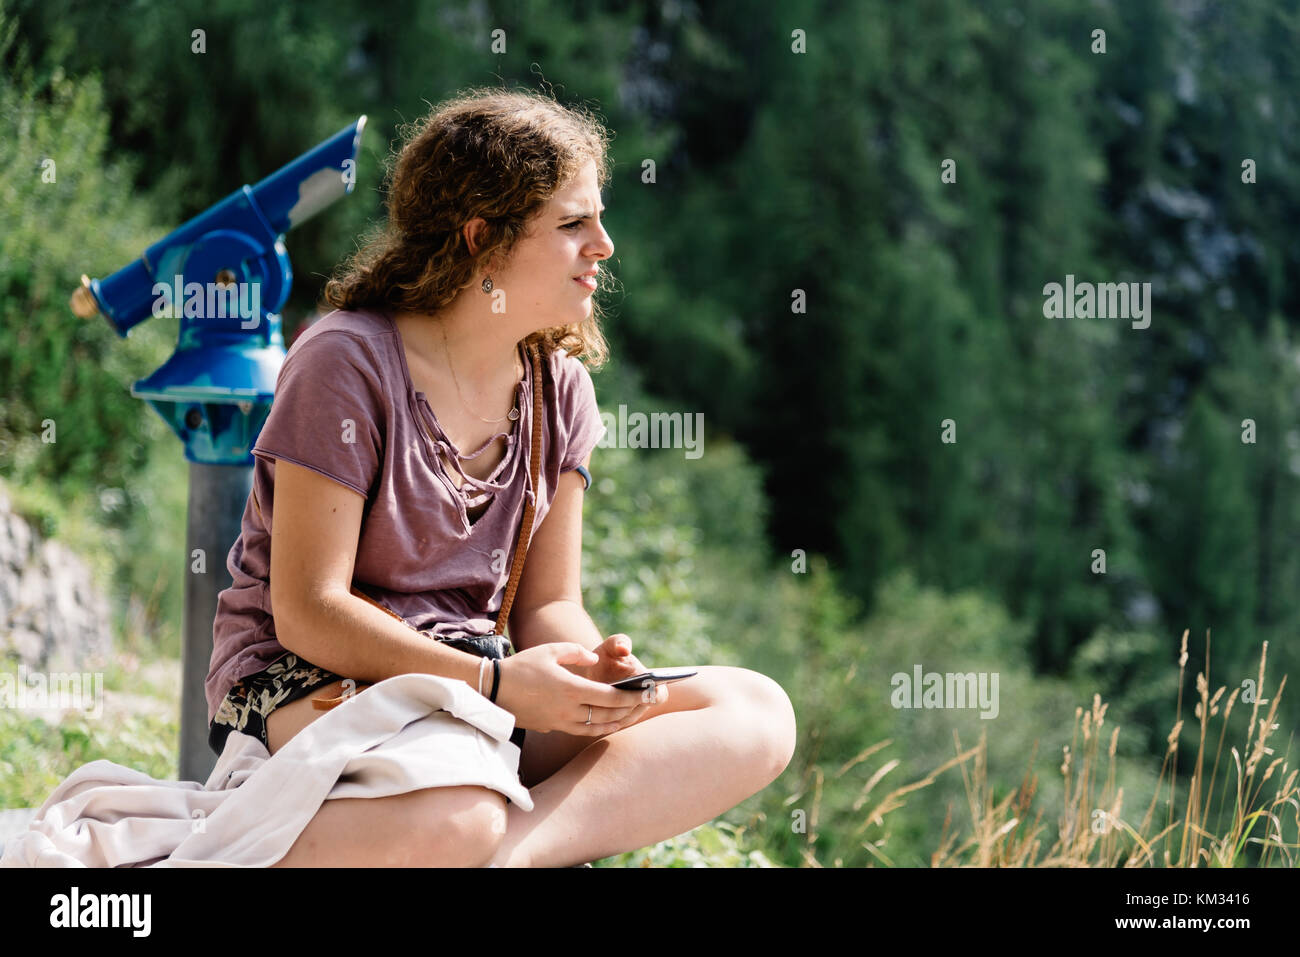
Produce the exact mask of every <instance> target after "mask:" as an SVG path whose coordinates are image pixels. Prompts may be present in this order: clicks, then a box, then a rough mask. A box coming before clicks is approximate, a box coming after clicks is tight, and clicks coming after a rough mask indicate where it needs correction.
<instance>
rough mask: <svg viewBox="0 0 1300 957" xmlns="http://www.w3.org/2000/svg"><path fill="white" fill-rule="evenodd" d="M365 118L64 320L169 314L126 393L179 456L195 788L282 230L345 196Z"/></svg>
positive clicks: (281, 352) (76, 306)
mask: <svg viewBox="0 0 1300 957" xmlns="http://www.w3.org/2000/svg"><path fill="white" fill-rule="evenodd" d="M365 123H366V118H365V117H364V116H362V117H361V118H359V119H358V120H357V121H356V122H355V123H353V124H352V125H351V126H349V127H347V128H346V129H344V130H341V131H340V132H339V133H337V134H335V135H334V136H332V137H330V138H329V139H328V140H326V141H325V142H323V143H321V144H320V145H319V146H317V147H316V148H314V149H312V150H310V151H309V152H307V153H304V154H303V155H302V156H299V157H298V158H297V159H296V160H294V161H293V162H291V163H289V164H288V165H286V166H284V167H282V168H281V169H280V170H278V171H277V172H275V173H272V174H271V175H270V176H268V177H267V178H266V179H264V180H262V181H261V182H260V183H258V184H257V185H256V186H253V187H251V188H250V187H248V186H243V187H241V188H240V189H237V190H236V191H235V192H233V193H231V194H230V195H229V196H227V197H226V198H225V199H223V200H222V201H221V202H219V203H217V204H216V205H215V206H213V207H212V208H210V209H208V210H207V211H206V212H203V213H200V214H199V215H198V216H195V217H194V218H193V219H191V220H190V221H189V222H187V223H185V224H184V225H183V226H181V227H179V228H178V229H176V230H175V231H174V232H173V233H172V234H171V235H170V236H167V237H165V238H163V239H160V240H159V241H158V242H156V243H154V244H153V245H152V246H150V247H149V248H148V249H146V250H145V251H144V255H142V256H141V257H140V258H139V259H138V260H136V261H135V262H133V263H131V264H130V265H129V266H125V267H123V268H122V269H119V270H118V271H117V272H115V273H113V274H112V275H111V276H108V277H107V278H105V279H91V278H89V277H88V276H82V277H81V287H80V288H79V289H77V290H76V291H75V292H74V293H73V294H72V302H71V306H72V310H73V312H75V313H76V314H77V315H79V316H81V317H83V318H90V317H92V316H95V315H103V316H104V317H105V318H106V319H107V320H108V321H109V323H110V324H111V325H112V326H113V328H114V329H115V330H117V334H118V335H119V336H122V337H125V336H126V335H127V333H128V332H129V330H130V329H131V327H133V326H135V325H136V324H137V323H140V322H143V321H144V320H146V319H149V318H151V317H160V316H164V315H175V316H178V317H179V318H180V335H179V339H178V341H177V344H176V351H175V352H174V353H173V354H172V356H171V358H170V359H168V360H167V361H166V362H164V363H163V364H162V365H161V366H160V367H159V368H158V369H157V370H156V371H155V372H154V373H153V374H152V375H150V376H148V377H146V378H144V379H141V380H140V381H139V382H136V383H135V384H134V385H133V386H132V387H131V394H132V395H134V396H136V397H137V398H141V399H144V400H145V401H147V402H148V403H149V404H150V405H151V406H153V408H154V410H155V411H157V413H158V414H159V415H161V416H162V417H163V419H164V420H165V421H166V422H167V424H168V425H169V426H170V427H171V429H172V431H174V432H175V433H176V435H177V436H178V437H179V438H180V440H181V442H182V443H183V444H184V446H185V458H186V459H188V460H189V463H190V466H189V506H188V509H189V511H188V522H187V527H186V542H185V562H186V574H185V634H184V641H183V645H182V658H181V744H180V756H181V759H180V779H181V780H182V781H200V782H201V781H204V780H205V779H207V777H208V776H209V774H210V773H211V771H212V768H213V766H214V765H215V764H216V759H217V756H216V754H215V753H214V752H213V751H211V750H210V749H209V747H208V743H207V737H208V722H207V703H206V696H205V694H204V682H205V680H206V678H207V674H208V666H209V662H210V659H211V656H212V637H213V626H214V621H215V617H216V611H217V599H218V596H219V594H220V593H221V591H222V590H223V589H225V588H228V587H230V585H231V577H230V574H229V572H228V570H227V568H226V558H227V555H228V553H229V552H230V551H231V546H232V545H233V544H234V543H235V541H236V540H237V539H238V538H239V534H240V531H241V524H242V520H243V515H244V511H245V509H246V508H247V507H248V500H249V497H250V492H251V490H252V476H253V469H252V466H253V456H252V454H251V449H252V447H253V445H254V444H255V443H256V441H257V436H258V433H259V432H261V430H262V425H263V424H264V423H265V421H266V417H267V414H268V413H269V412H270V411H271V402H272V399H273V397H274V391H275V382H276V379H277V377H278V376H279V372H280V367H281V365H283V363H284V357H285V355H286V352H285V348H284V336H283V335H282V334H281V332H280V315H279V310H280V308H281V307H282V306H283V305H284V303H285V300H287V299H288V297H289V287H290V286H291V284H292V282H293V270H292V269H291V268H290V266H289V255H288V253H287V252H286V251H285V248H284V234H285V233H287V232H289V230H291V229H293V228H294V227H295V226H298V225H300V224H301V223H303V222H305V221H306V220H307V219H308V218H310V217H311V216H314V215H315V214H316V213H318V212H320V211H321V210H322V209H324V208H325V207H326V206H328V205H329V204H330V203H332V202H334V201H335V200H336V199H339V198H340V197H342V196H346V195H347V194H349V193H351V192H352V189H353V187H354V185H355V184H356V156H357V148H358V146H359V145H360V142H361V132H362V130H363V129H364V128H365Z"/></svg>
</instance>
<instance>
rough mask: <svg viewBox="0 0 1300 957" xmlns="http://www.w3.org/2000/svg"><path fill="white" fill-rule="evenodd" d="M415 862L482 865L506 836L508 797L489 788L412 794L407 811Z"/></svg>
mask: <svg viewBox="0 0 1300 957" xmlns="http://www.w3.org/2000/svg"><path fill="white" fill-rule="evenodd" d="M407 821H408V824H409V827H410V831H409V833H410V834H411V852H412V854H413V855H414V856H415V858H416V860H415V862H414V863H415V864H416V866H421V867H483V866H485V865H486V864H487V863H488V862H489V861H491V860H492V858H493V857H494V856H495V855H496V852H497V849H498V848H499V847H500V846H501V842H502V841H503V840H504V839H505V834H506V799H505V796H504V795H502V794H500V793H499V792H497V791H493V790H491V789H490V788H485V787H478V786H473V785H466V786H463V787H442V788H427V789H425V790H421V791H414V792H411V800H410V802H409V807H408V810H407Z"/></svg>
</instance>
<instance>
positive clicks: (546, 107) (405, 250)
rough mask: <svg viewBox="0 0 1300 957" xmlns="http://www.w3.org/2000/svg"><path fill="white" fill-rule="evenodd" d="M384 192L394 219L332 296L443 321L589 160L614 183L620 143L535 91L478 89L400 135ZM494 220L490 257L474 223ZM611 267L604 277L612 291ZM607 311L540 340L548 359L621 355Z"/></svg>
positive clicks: (331, 288)
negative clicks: (614, 349) (605, 325)
mask: <svg viewBox="0 0 1300 957" xmlns="http://www.w3.org/2000/svg"><path fill="white" fill-rule="evenodd" d="M398 133H399V134H400V135H401V136H402V139H403V143H402V145H401V147H400V149H399V151H398V152H397V153H396V154H393V155H390V156H389V160H388V163H387V166H386V172H385V176H384V184H385V187H386V189H387V192H388V197H387V200H386V202H385V206H386V208H387V210H388V222H387V223H386V224H384V225H383V226H381V227H380V228H379V229H378V230H376V231H374V232H372V234H371V235H370V237H369V238H368V239H367V240H366V241H365V242H364V243H363V244H362V246H361V247H360V248H359V249H358V250H357V252H356V253H354V254H353V255H352V256H351V257H350V258H349V259H348V260H347V261H346V262H344V263H343V264H341V266H340V267H339V268H338V269H336V270H335V273H334V276H333V278H331V279H330V280H329V281H328V282H327V283H326V285H325V293H324V298H325V301H326V302H328V303H329V304H330V305H331V306H333V307H334V308H336V309H348V310H351V309H363V308H367V307H369V308H382V309H393V310H409V311H412V312H424V313H434V312H436V311H437V310H438V309H440V308H441V307H443V306H445V305H446V304H448V303H450V302H451V301H452V300H453V299H455V298H456V296H457V295H458V294H459V293H460V291H461V290H462V289H464V288H465V287H466V286H469V285H470V284H472V283H473V282H474V278H475V276H476V274H477V272H478V270H479V269H480V268H481V267H484V266H486V265H487V264H488V263H491V262H493V261H502V260H508V258H509V255H510V253H511V251H512V250H513V249H514V248H515V245H516V244H517V243H518V242H519V240H520V239H522V238H523V237H524V235H525V234H526V233H527V231H528V224H529V222H530V221H531V220H532V219H533V217H534V216H536V215H537V214H538V213H539V212H540V211H541V209H542V207H543V206H544V205H545V204H546V202H547V201H548V200H549V199H550V198H551V197H552V196H553V195H554V194H555V193H556V192H557V191H559V190H561V189H564V188H565V186H567V185H568V184H569V183H570V182H571V181H572V179H573V177H574V176H576V175H577V174H578V173H579V172H580V171H581V170H582V168H583V167H584V166H585V165H586V164H587V162H588V161H594V162H595V164H596V172H597V177H598V182H599V186H600V188H602V189H603V188H604V186H605V184H606V183H607V182H608V180H609V175H610V169H609V136H608V134H607V133H606V131H605V128H604V126H603V125H602V124H601V122H600V121H599V120H598V119H597V118H596V117H595V116H593V115H592V114H591V113H590V112H589V111H587V110H586V109H584V108H580V107H578V108H575V107H568V106H564V105H562V104H560V103H558V102H557V101H556V100H555V99H553V98H551V97H548V96H545V95H542V94H539V93H535V92H533V91H530V90H504V89H495V88H486V87H479V88H472V89H468V90H464V91H462V92H461V93H459V94H457V95H456V96H454V97H452V98H451V99H448V100H444V101H443V102H442V103H440V104H438V105H437V106H434V107H433V108H432V109H431V110H430V112H429V113H428V114H427V115H426V116H425V117H424V118H422V119H420V120H417V121H416V122H414V123H411V124H408V125H406V126H404V127H399V128H398ZM476 217H482V218H483V219H484V221H485V222H486V225H485V226H484V227H483V228H482V229H481V230H480V232H479V234H478V237H477V239H478V243H479V245H478V250H477V251H476V252H475V253H471V252H470V250H469V246H468V244H467V242H466V240H465V232H464V226H465V225H466V224H467V223H468V222H470V221H471V220H473V219H475V218H476ZM605 275H606V273H605V270H601V272H600V277H601V279H600V280H599V281H601V282H602V283H603V282H605ZM600 316H601V313H600V308H599V305H598V303H597V302H596V301H595V300H594V299H593V301H592V312H591V315H590V316H589V317H588V318H587V319H585V320H583V321H582V322H580V323H571V324H569V325H565V326H554V327H552V328H549V329H542V330H538V331H537V332H534V333H533V334H532V335H530V336H528V338H527V340H525V342H526V344H527V345H533V344H536V345H538V346H539V347H540V353H541V355H542V357H543V358H546V357H549V356H550V355H551V353H552V352H554V350H556V349H564V350H565V351H566V352H568V353H569V354H570V355H574V356H578V357H579V358H580V359H582V360H583V361H584V363H585V364H586V365H587V366H588V367H589V368H592V369H597V368H599V367H600V366H601V365H603V364H604V362H605V360H606V358H607V357H608V354H609V349H608V345H607V344H606V342H605V337H604V336H603V335H602V334H601V331H600Z"/></svg>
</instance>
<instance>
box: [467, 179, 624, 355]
mask: <svg viewBox="0 0 1300 957" xmlns="http://www.w3.org/2000/svg"><path fill="white" fill-rule="evenodd" d="M604 209H605V207H604V206H602V205H601V202H600V188H599V186H598V185H597V178H596V164H595V163H594V162H591V161H588V163H587V165H586V166H585V167H584V168H583V169H582V172H580V173H579V174H578V175H577V176H576V177H575V178H574V181H573V182H572V183H570V184H569V185H568V186H566V187H564V188H563V189H561V190H559V191H558V192H556V194H555V195H554V196H552V197H551V199H550V200H549V202H548V203H547V204H546V206H545V207H543V209H542V211H541V213H540V214H538V216H537V217H536V218H534V220H533V222H532V224H531V225H530V227H529V231H528V233H527V234H526V235H525V237H524V238H523V239H521V240H520V241H519V243H518V244H517V245H516V246H515V249H514V251H513V253H512V255H511V258H510V261H509V263H508V265H507V266H506V268H505V269H503V270H501V271H499V273H496V274H493V282H494V284H496V285H500V286H501V287H502V288H503V289H504V290H505V294H506V310H507V312H509V313H510V314H518V313H519V312H520V311H521V310H522V311H523V312H524V314H526V315H527V316H528V320H529V323H528V324H529V325H530V326H532V327H533V328H535V329H547V328H550V327H552V326H565V325H569V324H570V323H576V322H582V321H583V320H584V319H586V318H587V317H588V316H589V315H591V309H592V305H591V296H592V293H593V291H594V290H595V287H596V276H594V275H592V276H584V278H583V279H582V280H581V281H579V280H578V279H577V278H575V277H578V276H583V275H584V274H585V273H592V272H593V271H595V270H596V269H597V268H598V266H597V264H598V263H599V262H600V261H601V260H602V259H608V258H609V257H610V256H612V255H614V243H613V241H612V240H611V239H610V238H609V234H608V233H607V232H605V228H604V227H603V226H602V225H601V222H600V214H601V213H602V212H603V211H604Z"/></svg>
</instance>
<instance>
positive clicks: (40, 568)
mask: <svg viewBox="0 0 1300 957" xmlns="http://www.w3.org/2000/svg"><path fill="white" fill-rule="evenodd" d="M112 637H113V635H112V619H111V611H110V607H109V602H108V599H107V598H106V597H105V596H104V595H103V593H102V592H100V591H99V589H98V588H97V587H96V585H95V582H94V579H93V577H92V575H91V572H90V569H89V568H88V567H87V566H86V565H85V564H84V563H83V562H82V561H81V560H80V559H79V558H78V557H77V555H76V554H75V553H74V552H72V551H71V550H70V549H68V548H67V546H65V545H63V544H61V543H59V542H55V541H47V540H44V539H42V538H41V536H40V535H39V534H38V533H37V531H36V530H35V529H34V528H33V527H32V526H31V525H30V524H28V522H27V520H26V519H24V518H23V517H22V516H20V515H16V514H14V513H13V512H12V511H11V510H10V503H9V496H8V495H7V494H5V491H4V489H3V487H0V660H3V659H5V658H9V659H11V660H12V659H14V658H16V659H17V662H16V663H17V664H23V665H26V666H27V667H28V668H29V669H37V670H57V669H69V670H78V669H80V668H81V667H83V666H84V664H85V662H86V660H87V659H88V658H91V657H92V656H101V657H103V658H105V659H106V658H107V657H108V656H109V655H110V654H111V651H112Z"/></svg>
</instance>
